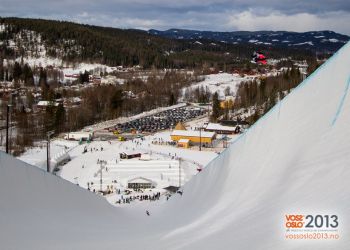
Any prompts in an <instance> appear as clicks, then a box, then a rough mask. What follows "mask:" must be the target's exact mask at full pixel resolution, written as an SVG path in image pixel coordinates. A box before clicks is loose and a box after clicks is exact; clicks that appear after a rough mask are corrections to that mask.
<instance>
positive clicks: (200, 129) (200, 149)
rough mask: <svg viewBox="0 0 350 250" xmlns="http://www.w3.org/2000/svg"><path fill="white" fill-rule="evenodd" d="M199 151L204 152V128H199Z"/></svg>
mask: <svg viewBox="0 0 350 250" xmlns="http://www.w3.org/2000/svg"><path fill="white" fill-rule="evenodd" d="M199 151H202V126H200V127H199Z"/></svg>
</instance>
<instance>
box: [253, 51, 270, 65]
mask: <svg viewBox="0 0 350 250" xmlns="http://www.w3.org/2000/svg"><path fill="white" fill-rule="evenodd" d="M266 59H267V58H266V56H265V55H264V54H263V53H261V52H256V51H254V53H253V55H252V60H251V62H252V63H257V64H264V65H265V64H266V63H267V61H266Z"/></svg>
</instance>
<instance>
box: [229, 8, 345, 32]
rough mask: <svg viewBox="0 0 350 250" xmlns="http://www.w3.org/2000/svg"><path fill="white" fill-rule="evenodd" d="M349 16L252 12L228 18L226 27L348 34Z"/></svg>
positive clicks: (339, 12)
mask: <svg viewBox="0 0 350 250" xmlns="http://www.w3.org/2000/svg"><path fill="white" fill-rule="evenodd" d="M345 23H350V15H349V13H348V12H345V11H336V12H327V13H323V14H320V15H316V14H310V13H297V14H291V15H287V14H283V13H281V12H277V11H275V12H268V14H265V15H259V14H254V12H253V11H252V10H247V11H244V12H241V13H236V14H232V15H230V17H229V22H228V24H227V25H228V27H232V29H237V30H288V31H298V32H304V31H314V30H336V31H338V32H341V33H347V34H349V31H350V30H349V27H348V26H347V25H343V24H345Z"/></svg>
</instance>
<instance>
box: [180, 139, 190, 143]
mask: <svg viewBox="0 0 350 250" xmlns="http://www.w3.org/2000/svg"><path fill="white" fill-rule="evenodd" d="M179 142H180V143H189V142H190V140H189V139H180V140H179Z"/></svg>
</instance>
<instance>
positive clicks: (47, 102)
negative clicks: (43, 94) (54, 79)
mask: <svg viewBox="0 0 350 250" xmlns="http://www.w3.org/2000/svg"><path fill="white" fill-rule="evenodd" d="M37 105H38V106H56V107H57V106H58V105H59V104H58V103H57V102H49V101H39V102H38V104H37Z"/></svg>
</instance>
